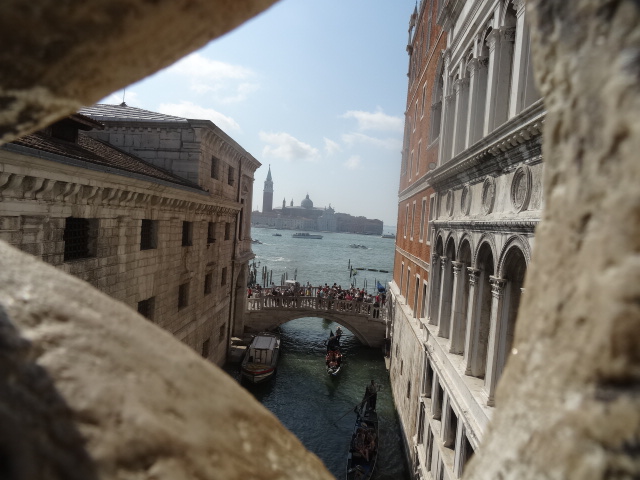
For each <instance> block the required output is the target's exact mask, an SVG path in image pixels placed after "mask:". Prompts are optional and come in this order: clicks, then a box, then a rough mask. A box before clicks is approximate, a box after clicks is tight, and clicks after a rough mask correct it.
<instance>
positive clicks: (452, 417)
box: [444, 402, 458, 448]
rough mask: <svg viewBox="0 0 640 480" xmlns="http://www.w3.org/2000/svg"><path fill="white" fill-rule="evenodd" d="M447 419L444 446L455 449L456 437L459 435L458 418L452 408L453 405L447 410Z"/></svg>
mask: <svg viewBox="0 0 640 480" xmlns="http://www.w3.org/2000/svg"><path fill="white" fill-rule="evenodd" d="M447 403H448V402H447ZM447 417H448V418H447V419H446V420H447V421H446V424H447V425H446V428H445V432H444V446H445V447H447V448H455V447H456V436H457V434H458V416H457V415H456V413H455V412H454V411H453V408H451V405H449V408H448V409H447Z"/></svg>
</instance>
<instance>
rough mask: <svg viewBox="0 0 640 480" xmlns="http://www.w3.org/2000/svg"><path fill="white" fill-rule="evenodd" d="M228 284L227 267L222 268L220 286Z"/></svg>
mask: <svg viewBox="0 0 640 480" xmlns="http://www.w3.org/2000/svg"><path fill="white" fill-rule="evenodd" d="M226 284H227V267H223V268H222V275H221V277H220V285H226Z"/></svg>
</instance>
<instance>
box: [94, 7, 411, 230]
mask: <svg viewBox="0 0 640 480" xmlns="http://www.w3.org/2000/svg"><path fill="white" fill-rule="evenodd" d="M415 5H416V2H415V0H321V1H317V0H281V1H280V2H278V3H276V4H275V5H274V6H273V7H271V8H270V9H268V10H267V11H265V12H263V13H262V14H260V15H258V16H257V17H255V18H253V19H251V20H249V21H248V22H246V23H245V24H243V25H241V26H240V27H238V28H237V29H236V30H234V31H232V32H230V33H228V34H226V35H224V36H222V37H220V38H218V39H216V40H213V41H212V42H210V43H209V44H208V45H206V46H205V47H204V48H202V49H200V50H198V51H196V52H194V53H192V54H190V55H188V56H187V57H184V58H183V59H182V60H179V61H178V62H176V63H174V64H173V65H171V66H170V67H168V68H165V69H164V70H161V71H159V72H157V73H156V74H154V75H152V76H150V77H147V78H145V79H143V80H141V81H139V82H137V83H135V84H133V85H130V86H128V87H127V88H126V89H125V90H120V91H117V92H114V93H113V94H112V95H110V96H108V97H107V98H105V99H103V100H102V101H101V103H114V104H119V103H121V102H122V101H123V98H124V101H125V102H126V103H127V105H129V106H132V107H139V108H144V109H146V110H151V111H155V112H161V113H165V114H169V115H176V116H180V117H186V118H192V119H207V120H211V121H212V122H213V123H215V124H216V125H217V126H218V127H220V128H221V129H222V130H224V131H225V132H226V133H227V134H228V135H229V136H231V137H232V138H233V139H234V140H235V141H236V142H237V143H238V144H240V145H241V146H242V147H243V148H244V149H245V150H246V151H248V152H249V153H250V154H251V155H253V156H254V157H255V158H256V159H257V160H258V161H259V162H260V163H261V164H262V166H261V167H260V168H259V169H258V170H257V171H256V172H255V182H254V191H253V206H252V210H255V209H259V210H260V211H262V190H263V188H264V181H265V180H266V177H267V170H268V168H269V165H270V166H271V174H272V178H273V183H274V187H273V188H274V195H273V197H274V200H273V203H274V205H273V206H274V207H278V206H281V205H282V200H283V199H286V202H287V205H289V204H290V202H291V200H293V203H294V205H300V202H301V201H302V200H303V199H304V198H305V196H306V195H307V194H308V195H309V198H310V199H311V200H312V201H313V203H314V207H328V206H332V207H333V208H334V209H335V210H336V211H337V212H341V213H349V214H351V215H355V216H360V215H362V216H365V217H367V218H377V219H379V220H382V221H383V222H384V224H385V231H387V228H386V227H387V226H393V225H396V219H397V208H398V207H397V206H398V186H399V174H400V160H401V149H402V135H403V125H404V111H405V108H406V94H407V75H406V72H407V67H408V55H407V52H406V45H407V39H408V25H409V17H410V15H411V13H412V12H413V9H414V7H415Z"/></svg>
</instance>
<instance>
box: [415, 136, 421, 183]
mask: <svg viewBox="0 0 640 480" xmlns="http://www.w3.org/2000/svg"><path fill="white" fill-rule="evenodd" d="M421 150H422V140H420V141H419V142H418V154H417V155H416V177H417V176H418V173H420V152H421Z"/></svg>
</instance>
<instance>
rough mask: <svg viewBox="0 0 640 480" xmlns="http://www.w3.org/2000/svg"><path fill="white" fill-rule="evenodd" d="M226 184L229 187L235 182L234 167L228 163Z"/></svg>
mask: <svg viewBox="0 0 640 480" xmlns="http://www.w3.org/2000/svg"><path fill="white" fill-rule="evenodd" d="M227 173H228V175H227V184H228V185H229V186H231V187H233V185H234V184H235V182H236V169H235V167H233V166H231V165H229V169H228V170H227Z"/></svg>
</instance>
